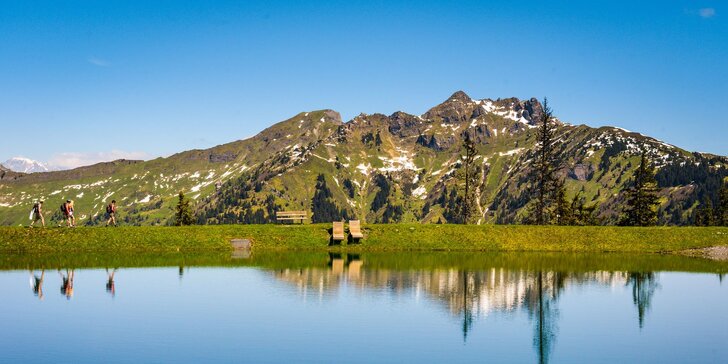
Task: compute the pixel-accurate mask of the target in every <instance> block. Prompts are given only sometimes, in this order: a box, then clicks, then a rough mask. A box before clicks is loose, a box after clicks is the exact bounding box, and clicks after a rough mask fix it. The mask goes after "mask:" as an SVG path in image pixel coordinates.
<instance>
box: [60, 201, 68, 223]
mask: <svg viewBox="0 0 728 364" xmlns="http://www.w3.org/2000/svg"><path fill="white" fill-rule="evenodd" d="M70 204H71V200H66V202H64V203H62V204H61V214H63V216H62V217H61V219H62V220H61V221H64V222H65V223H66V226H69V220H70V218H69V217H68V206H69V205H70ZM58 226H59V227H60V226H61V224H58ZM69 227H70V226H69Z"/></svg>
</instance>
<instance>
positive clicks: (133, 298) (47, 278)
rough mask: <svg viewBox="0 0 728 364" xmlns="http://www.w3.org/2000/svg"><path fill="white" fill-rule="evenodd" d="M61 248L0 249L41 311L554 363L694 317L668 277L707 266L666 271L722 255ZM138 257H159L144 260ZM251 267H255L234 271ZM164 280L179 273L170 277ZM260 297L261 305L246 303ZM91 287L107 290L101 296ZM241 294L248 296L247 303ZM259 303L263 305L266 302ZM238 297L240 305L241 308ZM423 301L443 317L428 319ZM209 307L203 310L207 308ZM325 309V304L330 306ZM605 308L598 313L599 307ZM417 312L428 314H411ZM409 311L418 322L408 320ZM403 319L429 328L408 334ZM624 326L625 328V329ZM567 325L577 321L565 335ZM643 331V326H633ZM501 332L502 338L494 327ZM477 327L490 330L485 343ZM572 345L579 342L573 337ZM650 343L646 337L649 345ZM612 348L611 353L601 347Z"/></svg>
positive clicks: (710, 267) (718, 270)
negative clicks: (313, 333) (505, 353)
mask: <svg viewBox="0 0 728 364" xmlns="http://www.w3.org/2000/svg"><path fill="white" fill-rule="evenodd" d="M64 259H66V258H65V257H41V258H36V257H31V256H17V257H5V258H3V259H0V265H3V266H4V267H5V268H4V269H6V270H7V269H10V271H11V272H12V270H15V271H16V273H10V275H6V277H10V276H13V277H16V278H14V280H15V281H16V282H17V280H18V278H17V277H24V279H26V280H27V279H29V280H30V288H29V289H28V286H25V287H22V290H20V291H19V293H21V295H23V296H26V295H27V296H30V297H32V298H33V299H32V300H31V302H33V303H34V304H39V305H40V306H37V307H38V308H40V312H41V313H50V312H52V311H53V310H54V309H58V307H59V306H57V305H58V304H59V302H63V304H64V305H70V306H68V308H63V310H64V311H65V312H73V311H74V306H77V308H78V309H81V308H83V310H86V309H88V308H89V307H92V306H89V304H90V303H91V302H95V303H94V305H95V306H93V307H96V308H97V309H98V310H99V312H107V311H108V312H113V311H114V310H117V309H121V310H122V311H123V310H131V311H132V312H133V311H134V310H137V309H138V310H140V311H138V312H146V311H147V310H148V309H149V308H150V307H152V308H154V307H157V302H166V303H167V305H171V306H166V307H168V308H165V309H163V310H162V311H159V312H158V313H157V315H158V316H149V317H148V316H143V317H140V318H139V319H140V320H142V321H146V320H152V321H158V320H159V318H160V317H162V318H164V317H174V314H175V312H177V313H182V312H186V313H192V312H194V315H193V316H192V317H197V315H200V314H202V315H203V316H200V317H205V315H209V314H210V312H216V311H219V312H228V313H230V315H232V316H228V317H225V320H223V321H215V320H214V319H212V320H210V319H207V320H204V321H198V322H197V324H198V325H200V324H201V325H205V326H208V330H209V329H212V328H215V327H218V326H220V325H221V326H220V327H227V328H229V330H230V331H229V333H230V334H233V336H235V335H238V334H244V333H245V332H246V331H245V330H246V329H248V328H250V327H253V326H255V325H257V322H258V321H256V320H257V319H256V318H255V317H254V316H255V315H250V313H251V312H256V311H255V310H258V311H259V312H261V313H262V314H263V315H264V317H266V320H264V321H266V322H267V323H266V325H269V324H270V322H269V321H268V320H271V318H274V317H277V316H279V315H283V316H288V315H294V316H292V317H295V320H304V321H305V322H308V324H306V325H304V326H303V328H300V329H297V330H304V332H305V330H316V327H317V326H318V325H324V326H325V327H326V329H327V330H329V332H335V333H339V331H337V330H341V332H343V335H345V336H347V337H348V336H350V335H351V334H352V330H353V329H352V327H358V328H359V329H363V330H364V332H366V333H368V334H367V335H372V334H375V333H377V334H381V333H382V331H381V330H383V329H384V328H388V329H393V330H395V331H397V330H399V331H397V332H398V335H399V336H394V338H395V340H396V339H397V338H402V339H404V338H405V337H408V336H414V337H418V338H419V339H420V340H424V342H427V340H428V338H432V337H434V336H433V335H435V336H437V337H438V338H439V339H438V340H439V341H438V342H442V340H443V339H444V340H445V341H452V342H455V343H458V345H463V346H462V347H463V348H464V349H467V350H465V351H466V352H467V353H464V354H468V353H472V352H473V351H486V352H489V353H491V355H492V353H493V349H494V348H493V346H492V345H500V344H499V343H508V344H507V345H510V346H511V347H513V348H514V349H515V350H518V349H520V348H523V347H524V346H530V347H531V349H532V351H530V353H533V354H530V353H529V352H525V353H523V354H519V355H525V356H527V357H528V356H530V355H533V356H532V358H533V359H535V361H538V362H540V363H547V362H549V361H559V359H560V358H564V357H563V356H562V355H573V353H574V350H575V348H577V349H576V350H579V349H578V348H580V347H581V345H583V344H587V345H594V344H593V343H591V342H588V341H587V342H585V341H580V340H590V339H588V336H589V335H588V334H586V333H589V332H590V331H592V330H593V331H594V332H596V333H598V335H602V337H604V336H605V335H606V337H611V340H612V341H613V342H612V344H616V343H615V342H614V340H615V338H618V337H619V335H627V336H628V337H631V338H632V339H633V340H634V339H635V338H637V339H639V338H640V337H644V338H648V337H649V338H652V336H653V335H655V333H661V332H666V330H665V329H664V325H665V324H666V323H667V321H669V322H673V320H682V319H686V320H691V318H692V317H693V316H694V315H695V314H697V313H698V311H689V314H688V313H686V312H685V311H683V313H682V315H681V316H680V311H679V310H682V309H684V308H685V307H688V308H690V309H691V310H692V306H690V305H688V306H685V305H684V303H683V304H681V305H677V304H676V303H675V302H676V298H675V295H676V294H677V295H680V294H682V290H681V291H676V290H675V285H676V283H680V281H679V280H680V279H685V280H687V282H688V286H685V285H682V286H680V285H678V286H680V287H682V289H685V288H686V287H687V288H689V287H690V286H689V285H690V284H691V283H692V282H703V283H702V284H703V285H702V286H700V287H698V288H696V292H699V295H704V296H709V295H710V292H709V291H708V289H712V290H713V292H714V291H715V286H710V285H705V279H706V278H708V277H709V276H708V275H706V274H702V275H690V274H678V275H677V276H675V275H665V274H663V273H665V272H671V271H677V272H700V273H709V274H710V275H713V276H715V275H717V278H718V280H719V282H720V283H719V284H722V281H723V275H724V273H725V271H726V264H725V263H716V262H707V261H704V260H696V259H686V258H681V257H669V256H627V257H625V256H619V255H596V256H569V255H565V254H471V253H426V254H425V253H421V254H417V253H401V254H393V253H362V254H352V253H348V254H347V253H325V252H324V253H322V252H310V253H305V252H295V253H291V252H287V253H283V252H268V253H257V254H252V255H249V256H245V257H242V258H241V257H239V256H233V257H231V256H230V255H224V256H212V255H211V256H170V257H165V256H134V257H129V258H121V257H118V256H114V257H101V258H99V257H94V256H89V257H83V256H80V257H74V258H73V259H74V260H64ZM116 267H120V268H116ZM134 267H169V268H155V269H141V270H140V269H135V268H134ZM206 267H209V268H210V269H207V268H206ZM249 267H252V268H254V269H237V268H249ZM87 268H92V269H91V270H89V269H87ZM19 270H22V274H20V275H18V274H17V273H19ZM671 277H672V278H671ZM169 278H173V279H174V281H177V282H178V284H174V285H169V283H170V281H169V280H168V279H169ZM159 279H162V281H164V282H166V283H164V284H161V285H159V286H158V288H159V289H158V290H155V291H154V292H155V293H156V294H155V295H153V296H154V297H149V296H142V295H140V292H146V293H149V292H150V291H149V290H148V289H147V288H146V287H143V286H145V284H146V283H147V282H153V281H157V280H159ZM676 279H677V280H676ZM26 282H27V281H26ZM117 282H118V284H119V288H118V289H117ZM221 282H225V283H224V284H222V283H221ZM716 283H718V282H716ZM7 284H8V283H7V282H6V285H7ZM663 285H664V286H665V287H663ZM723 285H724V284H723ZM49 286H50V288H48V287H49ZM223 287H224V288H223ZM708 287H711V288H708ZM59 288H60V290H59ZM190 289H192V290H193V291H194V292H196V293H197V294H196V295H195V297H194V298H189V297H188V296H187V294H186V293H183V292H189V290H190ZM281 292H282V293H283V294H280V293H281ZM660 292H663V293H660ZM658 293H659V294H658ZM721 295H724V293H720V292H719V293H718V294H717V295H716V296H715V297H721ZM27 296H26V298H27ZM655 296H657V299H656V300H657V303H655ZM14 297H15V296H14ZM256 297H257V299H258V301H257V304H253V303H252V302H254V300H255V299H256ZM696 297H702V296H696ZM100 298H103V300H101V301H99V299H100ZM312 298H313V300H312ZM180 299H181V301H180ZM251 299H252V300H253V301H249V300H251ZM298 299H300V300H301V301H302V302H301V303H302V304H301V305H295V301H297V300H298ZM94 300H95V301H94ZM39 301H42V302H39ZM49 301H50V302H49ZM246 301H247V303H244V302H246ZM291 301H293V303H294V305H293V306H291V303H292V302H291ZM17 302H25V301H17ZM113 302H115V304H114V303H113ZM307 302H312V303H313V304H312V305H309V304H307ZM706 302H707V301H706ZM714 302H715V301H714ZM27 304H28V303H27V302H25V303H22V305H27ZM178 304H179V307H178V308H179V311H176V310H175V309H174V308H173V307H176V305H178ZM241 305H242V306H241ZM268 305H270V307H266V306H268ZM341 305H344V307H343V311H335V310H336V308H337V307H340V306H341ZM245 306H247V307H248V310H244V309H242V307H245ZM670 306H672V307H670ZM13 307H15V310H17V309H19V308H23V307H25V306H13V304H10V308H13ZM198 307H199V308H198ZM238 307H241V309H240V311H236V310H237V309H238ZM709 307H711V306H709ZM186 308H190V310H187V309H186ZM251 308H252V309H253V311H251ZM433 308H434V309H435V310H434V311H435V312H437V311H440V312H441V314H436V315H434V316H432V315H431V314H432V312H433ZM666 308H668V309H669V311H667V312H670V313H673V312H677V313H678V315H670V316H666V315H665V313H666V311H665V309H666ZM168 310H169V311H168ZM205 310H209V311H210V312H208V313H205V312H206V311H205ZM220 310H222V311H220ZM329 310H334V311H332V312H331V314H329ZM349 310H351V311H349ZM410 310H411V311H412V312H413V315H414V316H412V317H409V316H408V318H404V317H403V318H402V319H400V317H399V316H390V315H391V314H392V313H393V312H398V315H409V311H410ZM675 310H677V311H675ZM651 311H653V312H652V313H651ZM168 312H169V313H168ZM294 312H295V313H294ZM334 312H338V314H339V315H340V314H342V313H343V314H344V315H349V314H353V315H355V316H358V317H357V319H359V320H364V326H356V324H355V325H354V326H351V325H352V323H351V322H350V320H348V321H347V323H346V324H340V323H337V322H339V321H340V318H341V316H337V314H336V313H334ZM602 312H604V314H605V315H604V316H603V317H600V315H601V313H602ZM630 312H631V313H632V315H627V316H625V314H624V313H630ZM701 312H705V311H701ZM79 313H80V311H79ZM422 314H424V316H420V315H422ZM714 314H715V315H716V316H715V317H717V318H718V319H717V320H716V321H710V320H702V321H690V322H702V324H688V325H691V326H690V327H693V328H694V329H695V328H698V329H699V328H700V327H704V328H706V330H720V329H719V328H718V329H716V328H715V327H714V326H715V323H718V322H720V317H721V315H725V312H724V311H721V310H717V311H716V312H715V313H714ZM159 315H161V316H159ZM167 315H172V316H167ZM630 316H631V317H634V318H631V317H630ZM651 316H653V317H651ZM111 317H113V316H111ZM119 317H126V316H119ZM129 317H135V316H129ZM223 317H224V316H223ZM288 317H289V319H290V316H288ZM413 317H418V318H419V319H420V320H421V319H424V320H425V321H411V319H412V318H413ZM695 317H699V316H695ZM385 318H386V319H385ZM228 319H229V322H228ZM428 319H431V320H432V322H430V321H427V320H428ZM575 319H576V320H578V321H574V320H575ZM120 320H121V319H120ZM368 320H372V321H377V322H378V325H377V326H374V324H372V326H368V325H369V322H368ZM382 320H384V321H382ZM604 320H607V321H604ZM666 320H667V321H666ZM355 321H356V320H355ZM612 321H614V322H612ZM132 322H133V320H132ZM162 322H164V321H162ZM175 322H176V321H175ZM261 322H263V321H261ZM272 322H273V324H272V325H273V326H272V327H274V328H275V327H277V325H278V324H282V325H283V326H284V327H286V329H285V330H284V331H275V329H273V330H272V331H271V332H276V335H278V336H281V335H282V336H283V339H284V340H285V339H286V338H287V339H289V340H293V338H295V340H294V341H289V345H290V343H291V342H297V341H298V340H301V339H300V336H299V335H300V333H301V332H300V331H296V332H299V335H296V334H294V333H290V334H288V332H289V331H290V328H288V322H289V321H287V320H283V319H282V321H280V322H278V321H276V320H275V319H273V321H272ZM435 322H439V324H435ZM577 322H578V323H577ZM168 324H169V322H168ZM443 324H444V326H442V325H443ZM251 325H252V326H251ZM359 325H361V324H359ZM387 325H389V326H387ZM575 325H576V326H575ZM683 325H684V323H683ZM155 327H164V326H155ZM261 327H263V328H265V327H266V326H265V325H263V326H260V327H258V330H254V329H250V330H254V331H252V332H254V333H255V334H254V335H253V336H252V337H257V335H260V333H261V331H260V328H261ZM408 327H411V328H412V329H413V330H425V332H422V331H418V332H409V333H408V332H407V331H406V330H407V328H408ZM614 327H618V328H620V329H619V330H621V331H618V332H617V331H614V330H612V331H609V328H614ZM629 327H632V328H634V329H635V331H634V332H629ZM431 328H432V329H433V330H435V329H437V334H434V333H427V332H426V330H430V329H431ZM440 328H444V330H443V329H440ZM575 328H576V329H577V330H582V331H577V332H575V331H574V330H575ZM162 330H163V329H162ZM267 330H271V329H269V328H266V329H264V330H263V331H262V332H267ZM332 330H333V331H332ZM366 330H371V331H366ZM402 330H405V331H402ZM643 330H644V332H645V336H641V335H642V333H643ZM385 331H387V330H385ZM223 332H224V331H223ZM714 333H716V334H714V335H713V337H714V338H715V340H720V338H722V337H724V336H725V334H724V333H721V331H714ZM402 334H404V335H402ZM508 334H510V335H512V336H503V335H508ZM667 334H668V335H674V333H667ZM289 335H290V337H289ZM580 335H584V337H583V338H582V337H580ZM610 335H617V336H610ZM630 335H631V336H630ZM635 335H636V336H635ZM130 337H134V336H133V335H132V336H130ZM391 338H392V337H390V340H389V341H384V340H383V341H381V342H373V343H372V344H375V345H380V346H381V345H382V344H383V343H391V342H392V341H391ZM484 338H487V339H488V340H489V341H483V340H484ZM494 339H495V341H493V340H494ZM661 339H663V340H664V339H665V338H664V337H663V338H661ZM218 340H219V338H218ZM274 342H277V339H276V340H274ZM559 342H561V343H559ZM575 342H579V344H580V345H577V346H575V345H574V343H575ZM594 342H598V340H597V341H594ZM659 342H660V341H657V340H656V341H651V342H650V343H659ZM266 343H271V341H267V340H265V341H261V342H260V343H259V344H260V345H267V344H266ZM486 343H487V344H486ZM557 343H558V344H557ZM432 344H433V345H434V342H432ZM484 344H486V345H485V346H484ZM488 344H490V345H488ZM400 345H401V344H400ZM597 345H599V344H597ZM405 346H406V345H405ZM385 347H386V346H385ZM435 347H436V345H435V346H433V348H435ZM557 347H560V348H561V349H556V348H557ZM262 348H268V347H266V346H263V347H262ZM451 348H452V347H451ZM499 349H500V348H499ZM266 350H267V349H266ZM591 350H592V352H595V351H594V350H600V348H599V347H597V349H595V348H594V347H592V349H591ZM685 350H688V349H685ZM263 352H265V350H263ZM231 353H232V351H231ZM311 353H313V352H311ZM402 353H408V351H406V350H404V351H403V352H402ZM613 353H615V352H614V351H612V352H610V355H611V354H613ZM626 353H627V354H630V355H632V354H634V353H633V352H626ZM481 354H484V353H481ZM707 354H708V355H713V354H716V353H714V352H707ZM312 355H313V354H312ZM468 355H469V354H468ZM1 357H2V355H0V358H1ZM552 357H553V360H551V358H552ZM684 357H685V356H683V358H684ZM709 357H710V358H714V356H709ZM313 358H318V357H316V356H313ZM495 358H496V359H497V358H499V357H497V356H496V357H495ZM500 358H502V357H500ZM610 358H612V359H614V358H613V357H610ZM319 359H320V358H319ZM572 359H573V358H572Z"/></svg>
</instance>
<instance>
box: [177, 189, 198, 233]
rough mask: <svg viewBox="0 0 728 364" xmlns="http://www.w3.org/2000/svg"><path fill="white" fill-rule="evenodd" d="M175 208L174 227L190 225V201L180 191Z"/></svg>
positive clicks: (191, 221)
mask: <svg viewBox="0 0 728 364" xmlns="http://www.w3.org/2000/svg"><path fill="white" fill-rule="evenodd" d="M178 198H179V199H178V201H177V206H176V207H175V214H174V217H175V220H174V224H175V225H176V226H185V225H192V223H193V221H194V220H193V219H192V210H191V209H190V201H189V200H188V199H187V198H186V197H185V194H184V193H183V192H182V191H180V193H179V196H178Z"/></svg>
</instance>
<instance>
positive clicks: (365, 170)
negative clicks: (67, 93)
mask: <svg viewBox="0 0 728 364" xmlns="http://www.w3.org/2000/svg"><path fill="white" fill-rule="evenodd" d="M541 113H542V105H541V103H540V102H539V101H538V100H536V99H530V100H519V99H515V98H508V99H498V100H490V99H483V100H474V99H471V98H470V97H469V96H468V95H466V94H465V93H464V92H461V91H459V92H456V93H455V94H453V95H452V96H451V97H450V98H448V99H447V100H445V101H444V102H443V103H441V104H440V105H437V106H435V107H433V108H431V109H430V110H428V111H427V112H426V113H424V114H423V115H419V116H417V115H410V114H407V113H404V112H396V113H394V114H392V115H389V116H387V115H383V114H372V115H367V114H361V115H359V116H357V117H355V118H354V119H352V120H350V121H348V122H346V123H343V122H342V120H341V117H340V116H339V114H338V113H336V112H334V111H331V110H320V111H312V112H306V113H300V114H298V115H296V116H294V117H293V118H290V119H288V120H285V121H282V122H280V123H277V124H275V125H273V126H271V127H269V128H268V129H265V130H263V131H262V132H260V133H259V134H258V135H256V136H254V137H252V138H248V139H245V140H239V141H235V142H232V143H228V144H224V145H220V146H217V147H214V148H210V149H206V150H191V151H187V152H182V153H179V154H175V155H173V156H170V157H168V158H158V159H155V160H151V161H146V162H142V161H115V162H110V163H101V164H97V165H93V166H88V167H82V168H77V169H73V170H69V171H60V172H49V173H33V174H18V173H13V172H7V171H2V172H0V175H2V176H0V224H18V223H23V222H25V220H24V219H25V216H27V215H28V211H29V210H30V208H31V206H32V202H33V201H34V200H36V199H44V200H46V201H51V202H55V201H58V204H60V202H61V201H63V200H65V199H74V200H76V211H77V215H78V217H80V218H81V223H85V224H90V225H93V224H97V223H98V222H99V221H100V218H101V216H102V215H103V211H104V207H105V204H106V203H108V201H110V200H111V199H116V200H117V203H118V204H119V206H120V209H119V211H120V212H119V215H120V218H121V220H122V221H124V222H126V223H128V224H166V223H168V222H169V219H170V218H171V217H172V206H174V204H175V203H176V196H177V194H178V193H179V191H183V192H185V194H186V195H187V196H188V197H190V198H191V199H192V200H193V202H194V204H195V206H196V214H197V217H198V222H199V223H209V224H215V223H239V222H245V223H261V222H270V221H273V220H274V218H275V216H274V215H275V211H280V210H308V211H313V213H314V217H313V218H314V220H315V221H316V217H317V214H318V216H329V217H330V216H341V217H351V218H359V219H362V220H365V221H367V222H414V221H421V222H447V221H448V220H451V221H452V216H451V214H450V213H449V207H452V205H453V204H454V203H455V202H456V200H455V198H456V196H457V191H459V189H460V188H461V187H460V186H459V185H458V180H459V176H460V174H461V173H462V172H461V162H460V155H461V153H462V151H461V145H462V141H463V136H464V133H465V132H468V133H469V134H470V135H471V137H472V139H473V140H474V141H475V142H476V144H477V149H478V152H479V156H478V157H477V159H476V163H477V164H478V166H479V168H480V182H479V183H478V185H477V186H476V190H477V199H478V204H477V205H478V206H477V210H478V216H479V217H478V221H479V222H481V223H488V222H500V223H511V222H518V221H520V218H521V216H522V213H523V212H524V210H525V208H526V207H527V203H528V201H529V195H528V187H529V180H528V173H529V168H530V166H531V161H532V150H533V148H534V146H535V143H536V122H537V120H538V118H539V117H540V115H541ZM557 138H558V147H557V148H558V155H559V158H560V162H561V165H562V168H561V169H560V171H559V175H560V176H561V177H562V178H564V179H565V181H566V187H567V190H568V194H569V196H568V197H569V198H571V197H572V196H574V195H576V194H579V196H580V197H581V198H583V199H584V200H585V202H586V203H587V204H599V208H598V209H597V214H598V217H599V218H600V219H602V221H603V222H604V223H614V222H615V221H616V220H617V217H618V215H619V214H620V212H621V202H622V200H623V198H622V195H621V194H620V191H621V190H622V189H623V188H624V186H625V184H627V183H629V182H630V179H631V177H632V174H633V172H634V170H635V169H636V168H637V166H638V164H639V155H640V154H641V152H642V151H643V150H644V151H645V152H646V153H647V154H648V155H649V156H650V158H651V159H652V160H653V161H654V163H655V165H656V166H657V168H658V176H657V177H658V182H659V184H660V187H661V188H662V191H661V197H662V206H661V208H660V219H661V222H662V223H669V224H686V223H689V222H690V220H691V216H692V210H693V209H694V207H695V205H696V201H704V200H707V199H711V200H713V201H714V202H716V203H717V187H716V186H719V184H720V183H719V182H720V181H721V180H722V178H724V177H725V176H726V175H728V169H727V168H726V166H727V165H728V159H727V158H726V157H721V156H713V155H706V154H700V153H689V152H687V151H685V150H682V149H680V148H677V147H675V146H672V145H669V144H666V143H663V142H661V141H658V140H655V139H653V138H649V137H646V136H643V135H641V134H638V133H633V132H628V131H625V130H622V129H619V128H614V127H601V128H592V127H588V126H585V125H570V124H566V123H559V124H558V132H557ZM319 175H323V176H324V177H323V179H324V183H321V182H319V183H317V178H318V176H319ZM317 190H318V191H317ZM317 192H319V194H318V196H319V197H320V198H319V199H317V200H316V201H317V203H316V204H313V205H312V199H313V197H314V195H315V194H316V193H317ZM322 201H323V202H322ZM51 206H53V208H51V209H49V210H51V211H54V210H57V209H56V208H55V204H53V205H51Z"/></svg>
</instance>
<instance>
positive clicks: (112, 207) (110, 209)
mask: <svg viewBox="0 0 728 364" xmlns="http://www.w3.org/2000/svg"><path fill="white" fill-rule="evenodd" d="M111 223H113V224H114V226H116V200H111V203H110V204H109V205H108V206H106V226H109V224H111Z"/></svg>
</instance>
